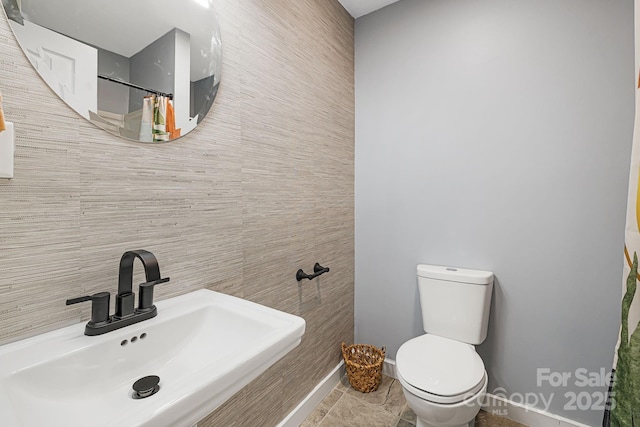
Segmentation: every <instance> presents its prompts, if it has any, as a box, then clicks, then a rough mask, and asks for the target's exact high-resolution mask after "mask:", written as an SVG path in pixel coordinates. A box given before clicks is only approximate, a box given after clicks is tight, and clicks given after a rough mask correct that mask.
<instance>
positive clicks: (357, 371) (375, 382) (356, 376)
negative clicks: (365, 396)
mask: <svg viewBox="0 0 640 427" xmlns="http://www.w3.org/2000/svg"><path fill="white" fill-rule="evenodd" d="M384 353H385V348H384V347H382V349H379V348H376V347H374V346H372V345H367V344H353V345H350V346H347V345H346V344H345V343H342V357H343V358H344V364H345V366H346V368H347V377H348V378H349V384H351V387H353V388H354V389H356V390H358V391H361V392H363V393H370V392H372V391H376V390H377V389H378V386H379V385H380V380H381V379H382V364H383V363H384Z"/></svg>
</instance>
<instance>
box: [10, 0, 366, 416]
mask: <svg viewBox="0 0 640 427" xmlns="http://www.w3.org/2000/svg"><path fill="white" fill-rule="evenodd" d="M215 4H216V10H217V12H218V15H219V20H220V25H221V29H222V37H223V44H224V48H223V50H224V64H223V74H222V85H221V88H220V91H219V93H218V98H217V100H216V103H215V104H214V106H213V109H212V111H211V112H210V114H209V116H208V117H207V118H206V119H205V120H204V121H203V122H202V124H201V126H199V127H198V129H196V130H195V131H194V132H192V133H190V134H189V135H188V136H186V137H185V138H183V139H180V140H178V141H177V142H174V143H169V144H164V145H155V146H154V145H145V144H138V143H130V142H127V141H123V140H119V139H117V138H115V137H112V136H111V135H109V134H107V133H106V132H104V131H102V130H100V129H97V128H95V127H94V126H93V125H91V124H90V123H88V122H87V121H85V120H84V119H83V118H81V117H80V116H79V115H77V114H76V113H75V112H74V111H72V110H71V109H70V108H68V107H67V106H66V104H64V103H63V102H62V101H60V100H59V99H58V98H57V97H56V96H55V95H54V94H53V92H52V91H51V90H50V89H49V88H48V87H47V86H46V84H45V83H43V82H42V80H41V79H40V77H39V76H38V75H37V74H36V72H35V71H34V70H33V69H32V68H31V66H30V64H29V63H28V61H27V60H26V58H25V56H24V54H23V53H22V51H21V50H20V48H19V47H18V45H17V43H16V41H15V38H14V37H13V34H12V33H11V31H10V28H9V25H8V23H7V22H6V19H5V17H4V16H1V17H0V90H1V91H2V93H3V96H4V107H5V114H6V116H7V118H8V119H9V120H11V121H13V122H14V123H15V127H16V133H17V150H16V159H15V179H14V180H12V181H5V180H0V343H6V342H10V341H13V340H16V339H20V338H23V337H26V336H29V335H34V334H37V333H41V332H45V331H47V330H51V329H55V328H59V327H62V326H65V325H69V324H73V323H77V322H79V321H81V320H85V319H87V317H88V315H89V307H88V305H86V306H84V307H79V306H72V307H66V306H65V305H64V300H65V299H66V298H69V297H74V296H79V295H84V294H87V293H93V292H97V291H102V290H109V291H112V292H113V291H115V290H116V287H117V273H118V272H117V267H118V261H119V258H120V255H121V254H122V253H123V252H124V251H126V250H128V249H138V248H144V249H148V250H150V251H152V252H154V253H155V254H156V256H157V257H158V260H159V262H160V267H161V271H162V274H163V276H170V277H171V282H170V283H168V284H167V285H162V286H161V287H159V288H157V291H156V292H157V296H158V298H166V297H170V296H173V295H177V294H181V293H184V292H188V291H192V290H195V289H200V288H205V287H206V288H211V289H216V290H221V291H223V292H226V293H230V294H233V295H238V296H241V297H244V298H247V299H250V300H253V301H257V302H259V303H262V304H266V305H269V306H271V307H275V308H277V309H280V310H284V311H287V312H290V313H294V314H297V315H300V316H302V317H304V318H305V320H306V321H307V332H306V334H305V336H304V339H303V342H302V344H301V345H300V346H299V347H298V348H297V349H296V350H294V351H293V352H292V353H291V354H290V355H288V356H287V357H285V359H283V360H282V361H280V362H279V363H277V364H276V365H275V366H273V367H272V368H271V369H269V371H268V372H267V373H265V374H264V375H262V376H261V377H260V378H258V379H257V380H256V381H254V382H253V383H252V384H250V385H249V386H248V387H246V388H245V389H243V390H242V391H241V392H239V393H238V394H237V395H236V396H235V397H234V398H233V399H231V400H230V401H229V402H227V404H225V405H224V406H223V407H222V408H220V409H219V410H218V411H216V412H215V413H214V414H212V415H210V416H209V417H207V419H206V420H204V421H203V422H201V423H200V425H201V426H213V425H224V426H233V425H237V426H245V425H261V426H262V425H265V426H266V425H273V424H275V423H277V422H278V421H279V420H281V419H282V418H283V417H284V416H285V415H286V414H287V413H288V412H289V411H290V410H291V409H292V408H293V407H294V406H295V405H296V404H297V403H298V401H299V399H300V398H301V397H303V396H304V395H305V394H306V393H308V392H309V391H310V390H311V389H312V388H313V386H314V385H315V384H316V383H317V382H318V381H319V380H320V379H321V378H322V377H323V376H325V375H326V374H327V373H328V372H329V370H330V369H331V368H332V367H333V366H335V364H337V363H338V361H339V358H340V356H339V348H340V342H341V341H347V342H349V341H352V340H353V280H354V249H353V242H354V235H353V233H354V225H353V209H354V205H353V202H354V198H353V176H354V175H353V173H354V169H353V168H354V87H353V20H352V19H351V17H349V15H348V14H347V13H346V12H345V11H344V10H343V9H342V8H341V6H339V4H338V2H337V1H336V0H322V1H318V0H262V1H261V0H244V1H242V2H238V1H235V0H215ZM315 262H320V263H321V264H323V265H326V266H329V267H330V268H331V272H330V273H329V274H326V275H324V276H322V277H321V278H320V279H319V280H317V281H315V282H311V283H309V282H307V281H305V282H303V283H302V285H301V286H299V285H298V283H297V282H296V281H295V279H294V274H295V271H296V270H297V269H298V268H304V269H305V270H307V271H309V270H312V268H313V264H314V263H315ZM136 268H137V270H139V269H140V267H139V266H137V267H136ZM136 275H137V276H139V277H136V278H134V280H136V279H138V278H139V279H140V281H142V275H141V272H140V271H136Z"/></svg>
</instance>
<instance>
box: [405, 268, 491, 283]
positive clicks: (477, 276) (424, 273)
mask: <svg viewBox="0 0 640 427" xmlns="http://www.w3.org/2000/svg"><path fill="white" fill-rule="evenodd" d="M418 276H420V277H426V278H429V279H440V280H448V281H450V282H460V283H473V284H476V285H488V284H490V283H493V273H492V272H490V271H483V270H471V269H467V268H457V267H445V266H441V265H427V264H419V265H418Z"/></svg>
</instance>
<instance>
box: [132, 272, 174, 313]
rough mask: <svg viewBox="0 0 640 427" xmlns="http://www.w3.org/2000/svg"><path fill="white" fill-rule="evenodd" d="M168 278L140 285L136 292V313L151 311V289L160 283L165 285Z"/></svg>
mask: <svg viewBox="0 0 640 427" xmlns="http://www.w3.org/2000/svg"><path fill="white" fill-rule="evenodd" d="M169 280H170V279H169V277H165V278H164V279H158V280H152V281H150V282H145V283H140V289H139V291H138V311H149V310H152V309H153V288H154V287H155V286H156V285H159V284H161V283H167V282H168V281H169Z"/></svg>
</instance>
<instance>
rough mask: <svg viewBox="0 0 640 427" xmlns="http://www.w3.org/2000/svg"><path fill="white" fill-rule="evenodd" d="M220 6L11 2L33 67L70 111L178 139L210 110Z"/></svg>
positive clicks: (141, 135) (198, 0)
mask: <svg viewBox="0 0 640 427" xmlns="http://www.w3.org/2000/svg"><path fill="white" fill-rule="evenodd" d="M212 1H213V0H182V1H176V0H141V1H131V0H109V1H107V2H99V3H98V2H92V1H87V0H2V4H3V6H4V10H5V13H6V14H7V18H8V19H9V23H10V25H11V28H12V29H13V32H14V34H15V36H16V39H17V40H18V43H19V44H20V46H21V47H22V50H23V51H24V52H25V54H26V55H27V57H28V58H29V61H30V62H31V64H32V65H33V67H34V68H35V69H36V70H37V71H38V73H39V74H40V76H42V78H43V79H44V80H45V81H46V82H47V84H48V85H49V86H51V88H52V89H53V90H54V91H55V92H56V93H57V94H58V96H59V97H60V98H61V99H62V100H64V101H65V102H66V103H67V104H68V105H69V106H71V107H72V108H73V109H74V110H76V111H77V112H78V113H79V114H80V115H82V116H83V117H85V118H86V119H87V120H89V121H91V122H93V123H95V124H96V125H97V126H99V127H101V128H103V129H105V130H107V131H109V132H111V133H113V134H115V135H119V136H122V137H124V138H127V139H131V140H136V141H143V142H163V141H170V140H173V139H176V138H179V137H180V136H183V135H186V134H187V133H189V132H190V131H191V130H193V129H194V128H195V127H196V126H197V125H198V123H200V122H201V121H202V119H203V118H204V117H205V115H206V114H207V113H208V112H209V110H210V108H211V106H212V105H213V101H214V99H215V96H216V93H217V91H218V86H219V84H220V71H221V69H222V46H221V42H220V30H219V28H218V24H217V21H216V16H215V12H214V10H213V7H212V4H211V3H212Z"/></svg>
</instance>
